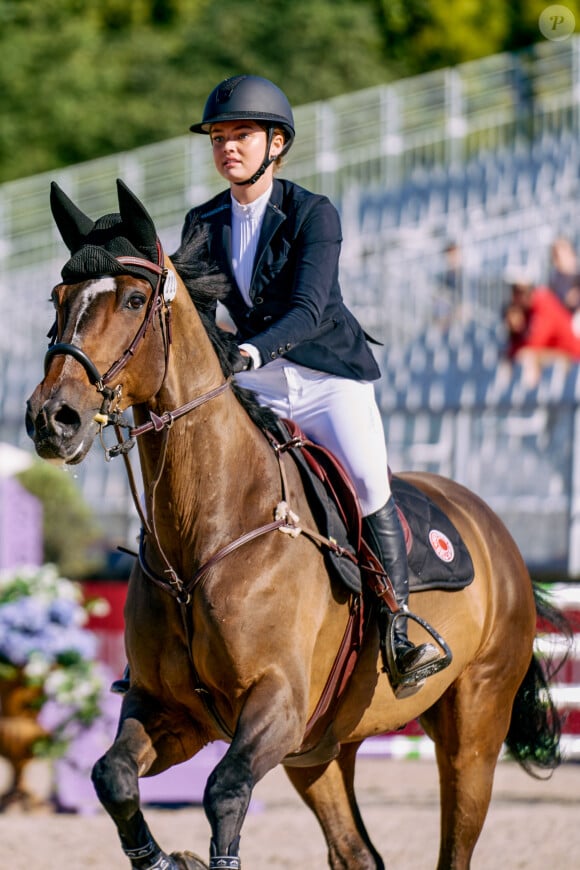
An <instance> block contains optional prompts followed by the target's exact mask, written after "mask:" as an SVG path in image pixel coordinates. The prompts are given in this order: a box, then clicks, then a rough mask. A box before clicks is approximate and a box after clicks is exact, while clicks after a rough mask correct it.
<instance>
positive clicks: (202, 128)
mask: <svg viewBox="0 0 580 870" xmlns="http://www.w3.org/2000/svg"><path fill="white" fill-rule="evenodd" d="M244 119H246V120H248V121H257V122H258V123H259V124H262V125H263V126H264V127H265V128H266V130H267V132H268V141H267V144H266V153H265V155H264V161H263V163H262V165H261V166H260V168H259V169H258V171H257V172H256V173H255V174H254V175H253V176H252V177H251V178H248V179H247V181H240V182H238V183H239V184H254V182H256V181H257V180H258V179H259V178H261V176H262V175H263V174H264V172H265V171H266V169H267V168H268V166H269V165H270V163H272V161H273V160H274V159H276V158H273V157H270V146H271V144H272V137H273V135H274V130H275V129H276V128H280V129H281V130H283V132H284V139H285V142H284V147H283V148H282V151H281V152H280V154H278V155H277V157H281V156H282V155H283V154H286V152H287V151H288V149H289V148H290V146H291V145H292V142H293V140H294V116H293V115H292V108H291V106H290V103H289V102H288V100H287V98H286V95H285V94H284V93H283V92H282V91H281V90H280V88H278V87H277V86H276V85H275V84H274V83H273V82H271V81H269V80H268V79H264V78H262V77H261V76H247V75H239V76H232V77H231V78H229V79H225V80H224V81H223V82H221V83H220V84H219V85H218V86H217V87H215V88H214V89H213V91H212V92H211V94H210V95H209V97H208V98H207V102H206V104H205V108H204V110H203V119H202V121H201V122H200V123H199V124H192V125H191V127H190V128H189V129H190V130H191V131H192V132H193V133H209V132H210V129H211V125H212V124H216V123H217V122H218V121H240V120H244Z"/></svg>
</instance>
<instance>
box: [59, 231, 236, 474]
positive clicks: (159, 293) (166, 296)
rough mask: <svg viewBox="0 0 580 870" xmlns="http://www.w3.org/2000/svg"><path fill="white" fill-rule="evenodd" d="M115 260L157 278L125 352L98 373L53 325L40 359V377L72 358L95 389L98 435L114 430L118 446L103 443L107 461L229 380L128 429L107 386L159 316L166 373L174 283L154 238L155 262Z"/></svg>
mask: <svg viewBox="0 0 580 870" xmlns="http://www.w3.org/2000/svg"><path fill="white" fill-rule="evenodd" d="M115 259H116V260H117V262H119V263H121V264H122V265H125V266H136V267H138V268H140V269H145V270H147V271H149V272H152V273H153V274H154V275H156V276H157V280H156V282H155V286H154V288H153V293H152V295H151V298H150V300H149V304H148V306H147V311H146V312H145V317H144V319H143V321H142V323H141V325H140V327H139V329H138V330H137V332H136V334H135V336H134V337H133V340H132V341H131V343H130V344H129V346H128V347H127V349H126V350H124V351H123V353H122V354H121V356H120V357H119V358H118V359H117V360H115V362H114V363H113V364H112V365H111V366H109V368H108V369H107V371H106V372H105V373H104V374H101V373H100V372H99V370H98V369H97V367H96V366H95V364H94V363H93V361H92V360H91V358H90V357H89V356H88V355H87V354H86V353H85V351H84V350H82V349H81V348H80V347H77V345H75V344H71V343H69V342H64V341H57V340H56V337H57V328H56V322H55V323H54V325H53V327H52V329H51V330H50V332H49V334H48V335H49V338H50V344H49V347H48V350H47V351H46V354H45V357H44V375H45V377H46V375H47V374H48V370H49V368H50V364H51V362H52V360H53V359H54V357H55V356H72V357H73V359H75V360H76V361H77V362H78V363H80V364H81V365H82V367H83V368H84V370H85V372H86V375H87V377H88V379H89V382H90V383H91V384H92V385H93V386H94V387H95V388H96V390H97V392H98V393H100V394H101V395H102V397H103V403H102V405H101V408H100V410H99V412H98V413H97V414H96V415H95V418H94V419H95V422H96V423H98V424H99V426H100V427H101V434H102V430H103V428H104V427H106V426H114V427H115V428H116V430H117V436H118V444H117V445H116V446H114V447H110V448H107V447H105V445H104V444H103V448H104V450H105V456H106V458H107V459H108V460H109V459H111V458H112V457H114V456H118V455H120V454H126V453H127V451H128V450H130V449H131V448H132V447H133V445H134V443H135V438H137V437H139V436H140V435H143V434H145V433H146V432H151V431H155V432H161V431H162V430H163V429H164V428H169V427H171V426H172V425H173V422H174V420H176V419H178V418H179V417H182V416H183V415H184V414H188V413H189V412H190V411H192V410H194V408H197V407H199V406H200V405H202V404H204V403H205V402H208V401H209V400H210V399H213V398H215V397H216V396H219V395H221V393H223V392H224V391H225V390H226V389H228V387H229V386H230V383H231V378H228V379H227V380H226V381H225V382H224V383H223V384H221V385H220V386H218V387H216V388H215V389H213V390H210V391H209V392H207V393H204V394H203V395H201V396H198V397H197V398H195V399H193V400H192V401H191V402H187V403H186V404H185V405H181V406H180V407H179V408H176V409H175V410H174V411H166V412H165V413H164V414H162V415H161V416H158V415H157V414H154V413H153V412H152V411H150V412H149V417H150V419H149V421H147V422H146V423H144V424H142V425H141V426H131V424H130V423H128V422H127V421H126V419H125V418H124V417H123V415H122V414H121V413H120V412H118V411H117V410H116V409H115V407H114V406H115V405H116V404H117V402H118V401H119V400H120V398H121V385H120V384H119V385H117V386H116V387H114V388H111V387H110V386H108V384H109V382H110V381H112V380H113V379H114V378H115V377H116V376H117V375H118V374H119V372H120V371H122V369H124V367H125V366H126V365H127V363H128V362H129V360H130V359H132V357H133V356H134V355H135V353H136V351H137V348H138V347H139V345H140V344H141V341H142V340H143V338H144V337H145V335H146V333H147V330H148V329H149V327H150V325H151V323H152V322H153V319H154V318H155V315H156V314H158V315H159V319H160V323H161V328H162V330H163V335H164V337H165V342H164V347H165V372H167V364H168V361H169V351H170V347H171V302H172V301H173V298H174V297H175V293H176V290H177V281H176V278H175V275H174V274H173V272H172V271H171V270H170V269H168V268H167V267H166V266H164V265H161V264H162V263H163V262H164V255H163V249H162V247H161V244H160V242H159V239H157V260H158V262H157V263H154V262H153V261H152V260H147V259H145V258H142V257H131V256H119V257H116V258H115ZM123 428H124V429H127V430H128V434H129V439H128V440H123V439H122V438H120V430H121V429H123ZM101 440H102V439H101Z"/></svg>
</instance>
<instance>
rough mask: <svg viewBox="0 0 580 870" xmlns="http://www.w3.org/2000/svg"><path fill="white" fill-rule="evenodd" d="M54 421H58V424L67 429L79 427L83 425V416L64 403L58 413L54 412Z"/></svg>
mask: <svg viewBox="0 0 580 870" xmlns="http://www.w3.org/2000/svg"><path fill="white" fill-rule="evenodd" d="M53 422H54V423H58V425H60V426H62V427H64V428H66V429H78V428H79V426H80V425H81V418H80V416H79V414H78V413H77V412H76V411H75V410H73V408H71V407H69V405H62V407H61V408H59V410H58V411H57V412H56V414H54V416H53Z"/></svg>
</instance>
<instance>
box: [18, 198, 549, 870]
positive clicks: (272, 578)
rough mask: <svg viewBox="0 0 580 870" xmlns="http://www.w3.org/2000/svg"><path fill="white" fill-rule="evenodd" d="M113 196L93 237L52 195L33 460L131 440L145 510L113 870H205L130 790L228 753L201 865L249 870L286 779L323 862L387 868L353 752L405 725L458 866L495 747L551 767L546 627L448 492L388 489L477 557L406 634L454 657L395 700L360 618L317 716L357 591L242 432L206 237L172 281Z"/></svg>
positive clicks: (109, 786)
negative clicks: (416, 726) (415, 495)
mask: <svg viewBox="0 0 580 870" xmlns="http://www.w3.org/2000/svg"><path fill="white" fill-rule="evenodd" d="M118 200H119V213H118V214H108V215H104V216H103V217H101V218H99V219H98V220H96V221H93V220H91V219H90V218H89V217H88V216H87V215H86V214H85V213H84V212H82V211H81V210H80V209H79V208H78V207H77V206H76V205H75V204H74V203H72V202H71V200H69V199H68V197H67V196H66V194H64V192H63V191H61V190H60V188H58V186H57V185H53V190H52V199H51V203H52V209H53V215H54V217H55V220H56V223H57V225H58V227H59V230H60V232H61V235H62V237H63V239H64V241H65V243H66V244H67V246H68V248H69V250H70V252H71V257H70V259H69V261H68V262H67V264H66V265H65V267H64V268H63V271H62V278H63V281H62V283H60V284H59V285H57V287H55V288H54V289H53V292H52V300H53V302H54V305H55V308H56V322H55V325H54V329H53V330H52V332H51V336H52V338H51V345H50V347H49V349H48V351H47V354H46V357H45V375H44V377H43V379H42V381H41V383H39V385H38V386H37V387H36V389H35V390H34V392H33V394H32V395H31V397H30V399H29V402H28V409H27V428H28V431H29V434H30V435H31V437H32V438H33V439H34V442H35V446H36V450H37V452H38V454H39V455H40V456H42V457H44V458H46V459H49V460H52V461H60V462H67V463H71V464H76V463H79V462H81V461H82V460H83V459H84V457H85V456H86V455H87V453H88V451H89V450H90V449H91V446H92V444H93V443H94V441H95V439H96V438H97V437H98V436H99V435H103V443H105V439H104V434H105V430H106V428H107V427H109V426H111V427H112V428H113V429H114V431H116V432H118V433H119V432H122V431H124V429H125V428H126V429H127V430H128V431H129V433H130V438H129V439H123V438H121V437H120V438H119V443H118V445H117V448H116V452H117V453H123V454H124V455H125V454H126V453H127V451H128V449H129V448H130V446H131V444H133V443H137V445H138V450H139V458H140V465H141V472H142V476H143V491H144V499H145V506H146V510H145V511H142V512H141V519H142V522H143V527H144V528H143V535H142V539H141V546H140V553H139V559H138V561H137V562H136V565H135V569H134V571H133V573H132V575H131V579H130V582H129V588H128V593H127V604H126V608H125V644H126V650H127V655H128V660H129V664H130V666H131V686H130V688H129V691H128V692H127V693H126V694H125V696H124V698H123V704H122V708H121V715H120V720H119V726H118V731H117V735H116V737H115V740H114V742H113V745H112V746H111V747H110V749H109V750H108V751H107V752H106V753H105V754H104V755H103V757H102V758H100V759H99V760H98V761H97V763H96V764H95V766H94V769H93V782H94V784H95V788H96V790H97V793H98V796H99V799H100V800H101V802H102V804H103V806H104V807H105V808H106V810H107V812H108V813H109V814H110V816H111V818H112V819H113V821H114V823H115V826H116V828H117V831H118V834H119V837H120V840H121V845H122V848H123V850H124V852H125V855H126V856H127V857H128V859H129V861H130V863H131V865H132V867H134V868H135V870H162V868H163V870H204V868H205V870H207V868H208V864H206V863H205V861H204V860H203V859H201V858H199V857H197V856H195V855H193V854H191V853H189V852H177V853H172V854H171V855H168V854H167V853H166V852H165V851H164V850H163V849H162V848H161V847H160V846H159V844H158V843H157V842H156V840H155V838H154V836H153V835H152V833H151V831H150V829H149V827H148V825H147V823H146V820H145V818H144V816H143V813H142V810H141V806H140V800H139V778H140V777H143V776H153V775H155V774H157V773H160V772H161V771H163V770H166V769H167V768H168V767H171V766H172V765H175V764H179V763H180V762H182V761H185V760H186V759H188V758H191V757H192V756H193V755H195V754H196V753H197V752H199V751H200V750H201V749H202V748H203V747H204V746H206V745H207V744H208V743H209V742H211V741H213V740H218V739H225V740H227V741H228V742H229V744H230V745H229V747H228V749H227V752H226V753H225V755H224V756H223V758H222V759H221V761H220V762H219V764H218V765H217V766H216V768H215V769H214V770H213V771H212V773H211V774H210V776H209V778H208V780H207V784H206V788H205V793H204V808H205V811H206V815H207V817H208V820H209V823H210V826H211V840H210V860H209V868H210V870H218V868H222V867H226V868H230V870H239V868H240V867H241V862H240V857H239V852H240V835H241V831H242V827H243V822H244V818H245V815H246V813H247V810H248V807H249V803H250V799H251V796H252V791H253V788H254V786H255V784H256V783H257V782H258V781H259V780H260V779H261V778H262V777H263V776H264V775H265V774H266V773H267V772H268V771H269V770H271V769H272V768H273V767H275V766H276V765H278V764H283V765H284V767H285V769H286V771H287V773H288V776H289V778H290V779H291V781H292V784H293V785H294V787H295V788H296V790H297V792H298V793H299V794H300V796H301V797H302V799H303V800H304V801H305V802H306V803H307V804H308V806H309V807H310V808H311V809H312V811H313V812H314V813H315V815H316V817H317V819H318V821H319V823H320V826H321V828H322V830H323V832H324V836H325V838H326V841H327V843H328V856H329V864H330V866H331V867H332V868H333V870H343V868H345V867H348V868H349V870H350V868H352V870H355V868H356V870H370V868H374V870H383V868H384V863H383V861H382V859H381V857H380V855H379V854H378V852H377V850H376V849H375V847H374V846H373V844H372V842H371V840H370V838H369V835H368V832H367V831H366V828H365V825H364V822H363V820H362V818H361V813H360V810H359V807H358V805H357V801H356V790H355V762H356V753H357V750H358V748H359V746H360V744H361V743H362V741H363V740H364V739H365V738H366V737H368V736H370V735H377V734H382V733H385V732H386V731H392V730H395V729H397V728H400V727H401V726H402V725H404V724H405V723H407V722H410V721H412V720H413V719H416V718H418V719H419V721H420V723H421V725H422V727H423V729H424V730H425V732H426V733H427V734H428V735H429V736H430V737H431V738H432V740H433V741H434V744H435V750H436V757H437V764H438V768H439V780H440V802H441V834H440V847H439V861H438V868H439V870H468V868H469V864H470V859H471V855H472V853H473V850H474V848H475V845H476V842H477V839H478V836H479V834H480V832H481V829H482V826H483V824H484V821H485V817H486V813H487V809H488V806H489V802H490V797H491V792H492V784H493V775H494V771H495V766H496V763H497V759H498V756H499V753H500V750H501V748H502V745H503V743H504V741H505V742H506V745H507V746H508V748H509V750H510V751H511V753H512V754H513V756H514V758H516V759H517V760H518V761H519V762H520V763H521V764H522V765H524V766H525V767H527V768H530V767H532V766H537V765H539V766H540V767H542V768H544V769H549V770H550V769H553V768H554V767H555V766H556V765H557V764H558V761H559V751H558V750H559V720H558V716H557V713H555V711H554V708H553V705H552V703H551V700H550V696H549V693H548V692H547V679H548V675H547V673H546V672H545V670H544V668H543V667H542V664H541V663H540V661H539V660H538V659H537V657H536V656H535V654H534V648H533V645H534V638H535V635H536V621H537V616H538V613H540V614H542V613H544V612H546V613H548V615H549V611H546V610H545V608H544V607H543V605H542V602H541V600H540V599H537V598H536V596H535V594H534V587H533V585H532V583H531V581H530V577H529V574H528V572H527V569H526V566H525V564H524V562H523V559H522V557H521V554H520V553H519V551H518V548H517V546H516V544H515V543H514V541H513V539H512V537H511V536H510V534H509V533H508V531H507V529H506V528H505V526H504V525H503V523H502V522H501V521H500V520H499V518H498V517H497V516H496V515H495V514H494V513H493V511H491V509H490V508H489V507H488V506H487V505H485V504H484V503H483V502H482V500H481V499H479V498H478V497H477V496H476V495H474V494H473V493H471V492H469V491H468V490H467V489H465V488H464V487H462V486H460V485H459V484H456V483H454V482H453V481H450V480H446V479H445V478H442V477H439V476H437V475H430V474H405V475H401V476H399V478H400V479H402V480H403V481H404V483H405V485H408V486H413V487H415V488H416V490H418V491H420V492H421V493H423V494H424V496H425V497H428V498H429V499H430V500H431V501H432V502H433V503H435V504H436V505H437V506H438V509H439V510H441V511H442V512H443V513H444V514H445V515H446V516H447V517H448V518H449V519H450V521H451V522H452V523H453V524H454V526H455V528H456V529H457V530H458V532H459V534H460V535H461V538H462V540H463V541H464V543H465V546H466V548H467V550H468V551H469V555H470V557H471V560H472V563H473V578H472V582H470V583H469V584H468V585H466V586H465V587H463V588H461V589H459V591H454V592H451V593H450V592H449V591H448V590H445V589H443V590H442V589H440V588H438V587H430V588H429V589H428V590H427V591H422V592H421V593H420V594H415V590H413V591H412V595H413V599H412V607H411V610H410V615H409V616H408V617H407V618H408V619H411V618H412V617H413V616H414V615H416V616H418V617H419V616H420V617H421V618H422V619H424V620H425V621H426V622H428V623H429V624H431V625H433V626H436V627H437V630H438V631H439V632H443V633H444V634H445V637H446V639H447V641H448V643H449V646H450V647H451V648H452V649H453V661H452V662H451V664H450V665H449V666H448V667H446V668H445V669H444V670H441V671H440V672H438V673H435V674H434V675H433V676H432V677H430V678H429V679H428V680H426V681H425V683H424V685H423V686H422V688H421V689H420V690H419V691H417V692H415V693H413V694H412V695H410V696H408V697H404V698H398V697H397V696H396V695H395V692H394V691H393V688H392V687H391V685H390V683H389V681H388V680H387V679H386V678H384V676H383V675H382V674H381V673H380V670H381V669H380V662H381V650H380V637H379V630H378V626H377V622H376V619H374V617H372V607H371V608H370V610H371V618H369V619H367V621H366V623H365V624H364V626H363V630H362V631H361V633H360V634H359V635H357V637H356V644H355V652H356V655H355V658H354V662H353V668H352V669H351V672H350V675H349V677H348V679H347V680H346V681H345V682H344V685H343V686H342V687H341V693H340V696H339V700H338V702H337V703H334V704H332V703H331V704H330V706H328V703H327V687H328V685H329V680H330V681H331V682H332V677H333V673H334V671H335V666H336V662H337V650H338V649H339V647H341V643H342V642H343V639H344V637H345V630H346V629H348V626H349V625H350V623H351V617H352V616H353V614H354V615H356V613H357V611H359V610H360V609H361V607H363V605H365V604H366V602H365V601H364V596H363V597H362V598H363V600H362V601H361V596H358V597H357V596H355V595H352V594H350V593H349V592H346V591H345V588H344V586H343V585H342V584H341V583H340V582H339V581H338V580H337V578H336V576H334V575H332V576H331V575H329V571H328V566H327V563H326V559H325V554H324V552H323V551H322V549H321V547H320V546H319V543H318V541H317V540H316V538H312V537H310V536H309V535H308V534H306V531H307V530H308V529H312V528H315V521H314V516H313V510H312V508H311V505H310V503H309V501H308V499H307V497H306V494H305V491H304V484H303V480H302V477H301V474H300V471H299V470H298V468H297V467H296V465H295V464H294V463H293V462H292V460H291V459H290V458H289V457H288V455H287V454H286V453H285V452H283V451H281V450H280V449H279V447H280V445H276V444H273V441H272V438H271V437H268V433H267V431H266V430H265V429H264V428H263V427H262V426H261V425H257V423H259V419H258V416H257V410H256V407H257V406H256V405H255V403H254V404H253V405H250V404H248V403H243V402H242V401H241V399H242V395H241V393H242V391H241V388H240V387H239V386H237V385H236V384H235V383H234V382H233V380H232V378H231V374H232V369H231V365H230V362H229V360H228V358H227V355H226V353H225V348H224V345H223V338H221V337H220V336H219V335H218V334H217V331H216V325H215V319H214V318H211V317H210V318H208V317H207V312H208V311H213V307H214V305H215V302H216V299H217V298H218V297H219V296H220V295H221V294H222V291H223V292H227V291H226V290H225V288H224V285H223V283H222V282H221V280H220V277H219V276H216V275H211V274H210V272H209V268H208V265H207V257H206V254H205V253H204V252H203V251H202V247H203V245H204V241H203V238H200V239H197V238H196V237H195V236H192V239H191V240H190V244H191V246H192V247H190V248H188V249H187V250H183V260H182V261H178V262H176V264H175V266H174V265H173V264H172V262H171V260H170V259H169V258H167V257H165V255H164V253H163V249H162V247H161V244H160V242H159V239H158V237H157V233H156V230H155V226H154V224H153V221H152V220H151V218H150V216H149V215H148V213H147V211H146V210H145V209H144V207H143V205H142V204H141V203H140V202H139V200H138V199H137V198H136V197H135V196H134V195H133V194H132V193H131V192H130V191H129V190H128V189H127V188H126V186H125V185H123V184H122V182H119V183H118ZM196 245H197V248H196V247H195V246H196ZM198 254H199V255H198ZM184 280H185V281H187V287H186V286H185V284H184ZM254 301H256V300H254ZM237 356H238V351H237V350H236V358H237ZM258 371H259V370H258ZM128 409H132V412H133V420H132V421H129V420H128V419H127V417H126V416H125V412H126V411H127V410H128ZM272 416H273V415H272ZM274 448H277V449H274ZM107 453H108V455H110V456H111V455H114V453H113V450H112V448H111V449H107ZM138 502H139V500H138V499H137V503H138ZM371 600H372V599H371ZM363 609H366V608H364V607H363ZM366 612H367V613H368V609H366ZM412 628H413V626H412ZM415 636H416V635H415ZM320 711H322V714H320ZM313 721H316V722H317V723H318V725H317V726H316V727H313V726H312V722H313ZM297 850H299V844H297ZM297 863H298V864H299V863H300V855H299V854H297Z"/></svg>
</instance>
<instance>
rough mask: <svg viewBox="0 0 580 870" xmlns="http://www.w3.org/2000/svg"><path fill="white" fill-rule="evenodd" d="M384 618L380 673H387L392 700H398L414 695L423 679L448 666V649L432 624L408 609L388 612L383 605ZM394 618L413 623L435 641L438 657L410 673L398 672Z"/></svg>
mask: <svg viewBox="0 0 580 870" xmlns="http://www.w3.org/2000/svg"><path fill="white" fill-rule="evenodd" d="M384 611H385V614H384V615H385V616H386V629H385V641H384V643H383V642H382V640H381V656H382V659H383V670H384V671H385V673H386V674H388V676H389V679H390V682H391V686H392V688H393V692H394V693H395V697H397V698H399V699H402V698H406V697H408V696H409V695H412V694H414V693H415V692H416V691H418V689H420V688H421V686H422V685H423V683H424V681H425V680H426V679H427V677H431V676H433V674H437V673H439V671H442V670H443V669H444V668H446V667H447V666H448V665H450V664H451V661H452V659H453V655H452V653H451V649H450V648H449V646H448V645H447V644H446V643H445V641H444V640H443V638H442V637H441V635H440V634H439V632H438V631H436V629H434V628H433V626H432V625H429V623H428V622H427V621H426V620H424V619H423V618H422V617H421V616H417V614H416V613H412V612H411V611H410V610H407V609H403V608H400V609H399V610H397V611H392V610H390V609H389V608H388V607H387V606H386V605H384ZM397 619H412V620H414V621H415V622H417V623H418V624H419V625H420V626H421V627H422V628H423V629H424V630H425V632H426V633H427V634H428V635H429V636H430V637H431V639H432V640H434V641H435V643H436V644H437V646H438V647H439V649H440V650H441V655H440V657H439V658H438V659H435V660H434V661H430V662H427V663H426V664H424V665H419V666H418V667H416V668H414V669H413V670H412V671H408V672H406V673H401V671H400V670H399V668H398V666H397V657H396V655H395V626H396V622H397Z"/></svg>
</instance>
